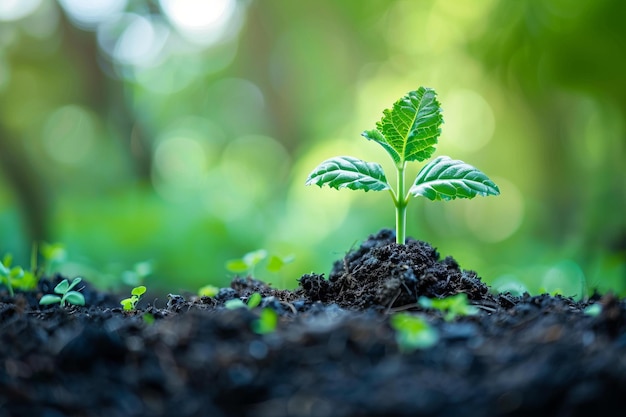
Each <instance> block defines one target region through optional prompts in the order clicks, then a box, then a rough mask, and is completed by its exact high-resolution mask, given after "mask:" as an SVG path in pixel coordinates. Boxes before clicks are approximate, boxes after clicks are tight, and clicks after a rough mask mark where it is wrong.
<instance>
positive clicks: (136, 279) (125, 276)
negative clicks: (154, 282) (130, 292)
mask: <svg viewBox="0 0 626 417" xmlns="http://www.w3.org/2000/svg"><path fill="white" fill-rule="evenodd" d="M153 270H154V265H153V263H152V261H143V262H137V263H136V264H134V265H133V268H132V269H130V270H128V271H124V272H122V282H124V284H126V285H128V286H134V287H137V286H140V285H141V284H143V283H144V281H145V280H146V278H147V277H149V276H150V275H151V274H152V272H153Z"/></svg>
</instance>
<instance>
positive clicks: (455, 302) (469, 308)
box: [418, 293, 478, 321]
mask: <svg viewBox="0 0 626 417" xmlns="http://www.w3.org/2000/svg"><path fill="white" fill-rule="evenodd" d="M418 304H419V305H420V306H422V307H424V308H433V309H435V310H439V311H441V312H442V313H444V320H446V321H451V320H454V319H455V318H456V317H457V316H472V315H474V314H478V308H476V307H475V306H473V305H471V304H470V303H469V301H468V299H467V294H465V293H458V294H456V295H451V296H449V297H445V298H427V297H420V298H419V299H418Z"/></svg>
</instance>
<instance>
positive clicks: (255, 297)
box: [248, 292, 263, 310]
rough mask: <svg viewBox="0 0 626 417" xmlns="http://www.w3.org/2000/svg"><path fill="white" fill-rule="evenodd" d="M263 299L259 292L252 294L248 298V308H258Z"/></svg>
mask: <svg viewBox="0 0 626 417" xmlns="http://www.w3.org/2000/svg"><path fill="white" fill-rule="evenodd" d="M262 299H263V297H262V296H261V294H259V293H258V292H255V293H254V294H252V295H250V297H249V298H248V308H249V309H250V310H252V309H253V308H257V307H258V306H259V304H261V300H262Z"/></svg>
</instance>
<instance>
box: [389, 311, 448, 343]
mask: <svg viewBox="0 0 626 417" xmlns="http://www.w3.org/2000/svg"><path fill="white" fill-rule="evenodd" d="M390 324H391V327H393V328H394V329H395V330H396V342H397V343H398V346H399V347H400V349H401V350H402V351H405V352H411V351H413V350H415V349H428V348H429V347H432V346H434V345H435V344H436V343H437V341H438V340H439V334H438V333H437V330H435V329H434V328H432V327H431V326H430V325H429V324H428V323H427V322H426V321H425V320H424V319H422V318H421V317H418V316H413V315H410V314H408V313H398V314H395V315H393V316H392V317H391V320H390Z"/></svg>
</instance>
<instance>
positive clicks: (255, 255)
mask: <svg viewBox="0 0 626 417" xmlns="http://www.w3.org/2000/svg"><path fill="white" fill-rule="evenodd" d="M265 258H267V251H266V250H265V249H259V250H255V251H252V252H248V253H246V254H245V255H244V256H243V261H244V262H245V263H246V265H248V267H250V268H253V267H255V266H256V265H258V264H259V262H261V261H262V260H263V259H265Z"/></svg>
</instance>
